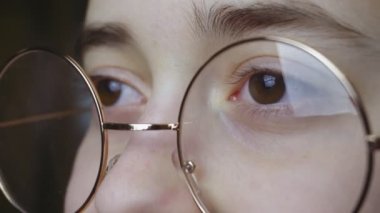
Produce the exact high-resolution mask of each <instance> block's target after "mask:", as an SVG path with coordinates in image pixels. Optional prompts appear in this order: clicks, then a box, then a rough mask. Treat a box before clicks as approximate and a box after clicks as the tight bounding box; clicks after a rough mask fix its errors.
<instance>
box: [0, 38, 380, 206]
mask: <svg viewBox="0 0 380 213" xmlns="http://www.w3.org/2000/svg"><path fill="white" fill-rule="evenodd" d="M108 83H109V82H108ZM101 87H102V85H101V81H96V80H95V85H94V84H93V83H92V80H90V78H89V77H88V76H87V75H86V74H85V72H84V71H83V69H82V68H81V67H80V66H79V65H78V64H77V63H76V62H75V61H74V60H73V59H71V58H70V57H60V56H58V55H56V54H54V53H52V52H50V51H46V50H41V49H30V50H26V51H23V52H21V53H19V54H17V55H16V56H15V57H13V58H12V59H11V60H10V61H9V63H8V64H7V65H6V66H5V67H4V69H3V70H2V72H1V73H0V138H1V142H0V147H1V148H0V165H1V167H0V168H1V170H0V187H1V189H2V191H3V192H4V194H5V196H6V197H7V198H8V200H9V201H10V202H11V203H12V204H13V205H14V206H15V207H16V208H17V209H19V210H20V211H22V212H39V211H54V212H60V211H63V210H64V203H65V199H67V197H68V196H70V195H71V194H72V192H71V190H72V189H73V188H75V189H76V190H77V191H79V192H80V195H75V196H76V198H78V197H79V199H78V200H79V202H78V206H76V207H74V209H72V210H76V211H78V212H81V211H82V210H84V209H85V208H86V207H87V205H88V203H89V201H90V200H91V199H92V197H93V195H94V194H95V192H96V189H97V188H98V186H99V185H100V183H101V181H102V179H103V178H104V176H105V175H106V170H107V159H108V156H107V155H108V151H107V149H108V136H107V135H108V131H110V130H126V131H140V130H144V131H148V130H149V131H150V130H174V131H176V132H177V149H178V157H179V162H180V165H181V168H182V171H183V174H184V176H185V179H186V181H187V184H188V186H189V189H190V191H191V194H192V196H193V198H194V201H195V203H196V204H197V206H198V207H199V209H200V210H201V211H202V212H209V211H212V212H220V211H221V210H223V211H226V212H229V211H233V209H226V208H227V207H226V206H224V203H228V202H232V203H234V202H236V203H239V205H241V207H244V208H245V209H247V210H250V209H252V208H254V206H255V205H256V206H257V203H255V202H254V201H255V200H263V199H264V198H265V197H271V199H273V200H276V199H279V200H280V199H281V197H280V196H283V195H282V194H281V193H279V192H281V191H288V192H289V191H290V190H293V191H298V192H303V193H294V195H287V196H288V198H289V200H299V201H300V200H302V199H303V198H300V197H297V196H299V195H302V197H306V198H308V199H309V200H313V199H314V198H313V196H314V197H321V196H322V197H323V196H324V197H323V201H322V203H323V202H325V203H326V202H329V201H330V199H331V198H334V203H337V204H342V205H343V204H345V205H347V204H349V205H348V206H347V211H352V210H353V211H354V212H357V211H358V210H359V209H360V207H361V206H362V204H363V202H364V200H365V197H366V194H367V191H368V188H369V186H370V182H371V174H372V167H373V153H374V151H375V150H376V149H377V148H378V147H379V143H380V142H379V139H378V137H377V136H376V135H373V134H372V132H371V129H370V126H369V124H368V121H367V118H366V114H365V111H364V108H363V106H362V103H361V101H360V99H359V96H358V95H357V93H356V92H355V90H354V88H353V87H352V85H351V84H350V83H349V81H348V80H347V79H346V77H345V76H344V74H343V73H342V72H341V71H340V70H339V69H338V68H336V67H335V66H334V65H333V64H332V63H331V62H330V61H329V60H328V59H326V58H325V57H324V56H323V55H321V54H320V53H319V52H317V51H315V50H314V49H312V48H310V47H308V46H306V45H304V44H301V43H298V42H296V41H293V40H288V39H284V38H278V37H265V38H252V39H248V40H243V41H239V42H236V43H233V44H231V45H229V46H227V47H225V48H223V49H221V50H220V51H218V52H217V53H215V54H214V55H213V56H212V57H211V58H210V59H208V60H207V61H206V63H205V64H204V65H203V66H201V68H200V69H199V70H198V71H197V72H196V74H195V76H194V78H193V79H192V81H191V83H190V85H189V86H188V88H187V90H186V93H185V95H184V97H183V100H182V104H181V108H180V114H179V116H178V121H177V122H174V123H171V124H139V123H138V121H139V117H140V115H141V114H142V113H143V112H141V110H137V109H133V108H132V109H128V110H126V111H125V110H124V111H123V110H111V109H106V110H105V109H104V108H105V107H104V106H103V104H101V101H102V102H103V103H105V102H108V101H111V102H112V98H114V97H112V96H111V97H103V96H104V94H103V93H102V91H99V90H101ZM116 87H117V85H116ZM99 88H100V89H99ZM103 89H104V88H103ZM105 89H111V90H112V85H107V87H105ZM118 89H120V88H116V90H115V91H117V92H116V93H118V91H119V90H118ZM116 95H120V94H116ZM129 95H133V94H129ZM107 98H108V99H107ZM109 98H110V99H109ZM120 117H123V118H127V119H125V120H122V121H121V122H120V121H119V119H118V118H120ZM123 139H124V140H125V138H123ZM248 183H251V184H252V183H257V186H256V187H253V188H254V189H255V192H252V188H251V187H248V186H247V184H248ZM326 187H327V188H331V189H333V190H331V193H329V195H326V194H323V193H322V192H323V190H321V188H326ZM347 188H349V191H350V192H352V193H350V194H347V193H346V194H344V196H341V195H342V193H344V192H345V190H347ZM221 194H224V195H227V196H224V197H223V196H220V195H221ZM244 194H249V195H252V196H248V197H245V196H242V195H244ZM289 200H288V201H287V202H291V201H289ZM241 203H244V204H241ZM65 211H70V210H67V209H66V210H65Z"/></svg>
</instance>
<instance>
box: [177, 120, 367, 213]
mask: <svg viewBox="0 0 380 213" xmlns="http://www.w3.org/2000/svg"><path fill="white" fill-rule="evenodd" d="M213 115H215V114H213ZM213 115H210V116H209V117H207V116H203V117H202V118H199V120H197V123H198V124H201V125H194V128H193V129H185V130H187V131H191V132H193V133H192V134H191V133H188V134H186V137H183V140H182V147H183V150H182V151H183V153H184V156H185V160H187V159H189V160H192V161H194V162H195V163H196V170H195V177H196V180H197V183H198V187H199V189H200V191H201V196H202V198H203V199H204V202H205V203H206V205H208V206H210V207H211V209H212V210H214V211H217V212H232V211H236V209H241V211H243V210H249V211H257V212H262V211H264V210H265V211H274V212H276V211H278V209H282V210H283V212H312V211H315V212H350V211H352V208H354V205H355V204H356V202H357V199H358V198H359V195H360V193H361V190H362V184H363V183H364V178H365V172H366V171H365V169H366V159H367V158H366V146H365V142H364V141H363V135H362V134H361V132H360V131H358V129H359V130H360V129H361V126H360V125H359V126H358V121H357V118H356V117H355V116H340V117H332V118H307V119H296V120H293V125H292V122H291V121H290V120H289V121H288V122H284V123H281V122H276V124H273V125H271V127H272V129H277V131H270V130H268V129H260V131H258V130H257V129H249V128H248V127H247V126H248V124H247V123H246V122H245V123H244V122H242V121H241V120H239V121H236V120H235V121H232V119H228V118H227V119H225V120H224V121H221V120H220V119H219V117H218V116H213ZM294 122H296V123H294ZM359 124H360V123H359ZM239 125H240V126H239ZM242 125H245V126H242ZM285 126H286V127H287V128H285ZM266 127H268V125H267V126H266ZM301 127H303V128H301ZM285 129H286V131H284V130H285ZM279 130H283V131H279ZM195 132H197V134H195ZM342 132H346V133H347V134H341V133H342ZM183 133H185V132H183ZM198 133H199V134H198ZM342 194H344V195H345V196H341V195H342Z"/></svg>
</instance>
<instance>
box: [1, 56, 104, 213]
mask: <svg viewBox="0 0 380 213" xmlns="http://www.w3.org/2000/svg"><path fill="white" fill-rule="evenodd" d="M96 103H97V102H96V100H95V99H94V95H93V94H92V92H91V90H90V89H89V86H88V84H87V81H86V80H85V78H84V77H83V76H82V74H81V73H80V72H79V71H78V70H77V69H76V67H75V66H74V65H73V64H72V63H70V62H69V61H68V60H67V59H65V58H61V57H59V56H56V55H55V54H52V53H50V52H48V51H43V50H29V51H26V52H23V53H21V54H19V55H18V56H16V57H14V58H13V59H12V60H11V61H10V62H9V63H8V64H7V65H6V66H5V68H4V69H3V71H2V72H1V74H0V178H1V179H0V185H1V187H2V189H3V192H4V194H5V195H6V197H7V198H8V199H9V200H10V201H11V202H12V203H13V204H14V205H15V206H16V207H17V208H18V209H19V210H21V211H23V212H63V211H65V212H74V211H77V210H78V209H80V208H81V207H82V205H83V204H84V203H86V200H87V199H88V198H89V196H90V194H92V191H93V188H94V185H95V184H96V183H97V181H98V173H99V171H100V166H101V162H102V151H103V146H102V141H103V140H102V138H103V137H102V135H103V134H102V129H101V127H100V117H99V116H100V113H99V112H98V108H97V104H96Z"/></svg>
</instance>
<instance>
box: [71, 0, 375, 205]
mask: <svg viewBox="0 0 380 213" xmlns="http://www.w3.org/2000/svg"><path fill="white" fill-rule="evenodd" d="M271 2H275V3H281V4H284V5H293V4H294V2H291V1H271ZM298 2H299V5H300V6H299V9H300V8H301V9H302V8H303V7H304V9H305V10H306V9H307V8H308V7H307V6H306V4H302V3H313V4H315V5H318V6H319V7H320V8H322V9H323V10H325V11H326V13H328V14H330V15H331V16H332V17H333V18H334V19H336V20H339V22H341V23H342V24H344V25H348V26H350V28H353V29H355V31H358V32H360V34H361V36H359V37H360V38H353V39H352V38H350V35H352V34H349V35H348V34H346V33H342V32H336V31H334V30H331V29H330V28H328V27H326V28H323V27H322V28H321V29H318V28H312V27H310V26H309V27H308V25H299V26H298V27H289V28H287V29H286V30H284V29H283V28H280V27H278V26H273V27H271V28H265V29H260V30H256V31H250V32H244V33H242V34H239V35H237V36H236V35H235V36H231V35H219V36H216V34H215V33H212V32H203V33H199V32H196V30H195V28H196V27H194V25H195V24H194V23H195V21H194V20H195V19H194V15H193V8H194V6H195V7H198V8H207V9H206V11H207V10H208V8H210V7H212V6H213V5H224V4H228V5H232V6H235V7H245V6H247V5H252V4H257V3H260V1H256V0H240V1H228V0H225V1H223V0H222V1H216V0H203V1H200V0H199V1H198V0H193V1H185V0H183V1H174V0H165V1H162V2H160V3H157V1H152V0H139V1H121V0H109V1H101V0H91V1H90V2H89V7H88V11H87V17H86V27H87V28H89V27H94V26H99V25H102V24H106V23H117V24H119V25H120V26H122V27H124V28H126V29H128V31H129V33H130V40H128V41H130V42H128V43H126V42H125V43H123V42H121V43H120V42H119V43H117V45H115V44H112V43H111V44H110V43H108V44H102V45H93V46H91V47H88V48H86V49H85V51H84V55H83V59H84V60H83V61H84V68H85V70H86V71H87V72H88V74H89V75H90V76H94V75H107V76H112V77H113V78H115V79H117V80H119V81H121V82H123V83H125V84H126V85H129V86H131V87H132V88H134V89H136V91H138V93H137V95H136V94H135V96H132V97H134V98H133V99H132V100H128V101H130V102H122V104H119V105H117V106H112V107H106V108H105V117H106V121H109V122H111V121H112V122H123V123H173V122H176V121H177V117H178V113H179V109H180V105H181V101H182V97H183V95H184V93H185V90H186V88H187V85H188V84H189V82H190V80H191V79H192V77H193V76H194V74H195V72H196V71H197V70H198V68H199V67H200V66H201V65H202V64H203V63H204V61H206V59H207V58H208V57H210V56H211V55H212V54H213V53H214V52H216V51H217V50H219V49H221V48H222V47H224V46H226V45H228V44H230V43H232V42H234V41H238V40H241V39H244V38H250V37H255V36H266V35H271V36H281V37H287V38H290V39H293V40H296V41H300V42H302V43H305V44H307V45H310V46H311V47H313V48H315V49H317V50H319V51H320V52H321V53H323V54H324V55H325V56H326V57H328V58H329V59H330V60H331V61H333V62H334V63H335V64H336V65H337V66H338V67H339V68H340V69H341V70H342V71H343V73H344V74H345V75H346V76H347V77H348V79H350V81H351V82H352V83H353V85H355V88H356V89H357V91H358V93H359V94H360V96H361V98H362V100H363V103H364V105H365V107H366V110H367V112H368V115H369V121H370V124H371V125H372V128H373V132H374V133H380V113H379V112H378V109H379V107H380V97H379V94H378V93H377V92H376V91H377V89H376V88H377V85H378V84H377V81H378V79H380V73H379V72H378V68H377V67H378V65H379V64H378V63H379V62H378V60H376V58H377V59H379V58H380V48H379V46H378V45H376V44H379V43H380V28H379V27H378V20H380V15H379V13H378V10H379V9H380V3H379V2H378V1H376V0H365V1H360V2H359V1H355V0H344V1H331V0H319V1H306V0H300V1H298ZM261 3H263V2H261ZM265 3H268V2H265ZM152 5H154V6H152ZM173 8H175V9H173ZM354 37H355V36H354ZM253 49H254V48H253ZM268 54H271V53H268ZM223 57H225V58H226V60H223ZM234 57H235V58H234ZM216 60H220V61H219V62H220V63H223V62H225V61H228V60H231V61H233V63H232V64H233V66H234V67H235V68H236V67H239V65H241V64H242V63H243V64H244V61H247V60H250V58H243V57H239V56H238V55H237V54H231V55H228V54H226V55H222V56H221V57H220V58H219V59H216ZM234 60H235V61H234ZM358 61H360V62H361V63H357V62H358ZM219 62H218V63H217V62H215V65H213V64H211V65H209V66H208V67H209V68H210V70H221V69H222V68H223V67H221V68H218V67H217V65H218V64H220V63H219ZM252 63H253V62H252ZM255 63H258V64H260V63H261V62H260V63H259V62H255ZM212 66H216V67H215V69H212ZM231 66H232V65H231ZM217 68H218V69H217ZM206 69H207V68H206ZM376 69H377V70H376ZM220 72H221V73H217V74H215V72H214V71H208V72H207V73H211V74H205V75H210V76H208V77H205V79H217V80H220V82H223V79H224V77H225V76H228V73H224V74H223V72H222V71H220ZM204 73H206V72H204ZM168 79H170V81H168ZM246 80H247V79H245V80H241V81H239V82H240V83H239V84H237V85H233V86H231V85H226V84H224V85H218V84H217V83H213V82H208V83H203V84H202V85H207V86H205V88H202V91H195V92H194V94H196V95H194V97H193V96H191V97H192V98H194V100H193V101H192V102H191V103H197V101H198V102H202V101H203V102H207V101H209V103H210V105H211V107H210V108H211V109H210V108H207V107H204V105H201V104H200V105H196V107H194V108H192V111H191V113H189V119H190V120H191V119H193V121H194V122H198V123H197V124H202V125H200V126H197V125H195V126H191V125H190V127H191V128H193V131H192V132H197V133H198V134H190V135H185V136H184V138H185V139H187V140H188V141H194V143H187V144H186V145H188V146H186V145H185V147H183V148H185V150H186V151H187V153H186V154H188V155H189V158H191V157H193V158H195V159H196V160H197V164H199V165H202V166H201V167H199V169H198V170H197V171H196V173H195V175H196V176H197V179H198V181H199V188H200V189H201V193H202V198H203V202H205V204H206V206H207V207H208V208H209V210H210V211H212V212H278V210H279V209H281V212H350V211H352V208H353V206H354V203H356V200H357V198H358V194H360V190H361V183H362V180H363V177H364V173H365V166H364V165H365V159H366V158H365V147H364V146H362V144H361V143H343V142H346V141H361V139H360V135H359V136H358V135H355V134H354V133H355V132H358V129H360V126H358V125H357V124H358V121H357V120H355V119H356V118H357V117H355V116H353V114H351V113H343V114H342V115H334V116H330V117H328V116H327V117H323V116H322V115H316V116H309V117H308V116H306V117H297V116H295V117H294V116H293V117H291V116H286V115H285V116H277V117H276V116H274V117H269V118H268V117H265V116H262V115H255V114H254V115H253V116H255V117H254V118H255V119H254V120H255V122H253V121H252V120H250V119H247V116H246V115H245V114H241V113H242V111H244V110H237V108H236V103H245V102H247V101H248V99H249V96H244V93H239V95H236V93H235V92H236V91H240V90H243V89H244V85H245V83H246ZM163 82H165V83H163ZM215 82H219V81H215ZM213 88H217V89H219V90H215V91H217V92H215V93H212V92H211V91H214V90H213ZM207 91H209V92H207ZM199 94H203V95H202V96H199ZM247 97H248V99H247ZM202 98H203V99H204V100H203V99H202ZM205 100H207V101H205ZM331 100H333V98H332V99H331ZM331 100H326V103H331V102H330V101H331ZM203 102H202V103H203ZM247 103H252V102H247ZM200 106H201V107H200ZM199 107H200V108H199ZM202 107H204V108H202ZM190 108H191V107H190ZM241 109H244V107H242V108H241ZM207 110H211V113H208V114H210V115H209V116H204V117H202V116H200V117H195V118H192V117H191V116H192V115H193V114H197V113H199V114H201V113H203V114H204V113H205V112H207ZM212 112H218V113H217V114H216V115H214V114H213V113H212ZM213 121H216V122H213ZM256 121H257V122H256ZM289 124H293V125H289ZM326 124H327V125H326ZM209 126H213V128H212V129H211V130H208V131H205V128H206V127H209ZM281 131H284V132H281ZM334 132H347V133H351V134H347V135H345V134H333V133H334ZM359 133H360V131H359ZM208 134H209V135H212V136H213V137H214V138H215V140H212V141H207V144H208V146H207V147H205V146H202V148H199V147H200V145H201V144H204V143H201V142H197V141H202V140H203V139H204V138H205V137H206V136H207V135H208ZM196 135H197V136H196ZM198 135H200V136H198ZM310 135H313V136H315V137H310ZM91 137H92V136H91V134H89V136H87V138H86V139H85V142H84V144H88V143H89V141H92V140H93V139H92V138H91ZM247 138H250V139H251V138H256V139H257V142H255V143H252V142H251V141H250V140H247ZM267 138H271V140H273V141H272V142H271V143H269V145H268V143H267V142H266V140H268V139H267ZM355 138H356V140H355ZM229 141H234V143H232V144H230V143H229ZM276 141H277V142H276ZM278 141H281V143H278ZM109 142H110V150H109V159H110V158H112V157H113V156H115V155H116V154H121V157H120V158H119V160H118V162H117V164H116V165H115V166H114V167H113V168H112V170H111V171H110V172H109V173H108V174H107V175H106V177H105V179H104V180H103V182H102V184H101V186H100V187H99V189H98V190H97V193H96V194H95V197H94V198H93V200H92V202H91V203H90V205H89V207H88V208H87V211H88V212H179V211H180V212H199V210H198V208H197V206H196V205H195V203H194V201H193V200H192V198H191V194H190V192H189V190H188V189H187V186H186V181H185V178H184V176H183V174H182V173H181V170H180V168H179V162H178V159H177V154H176V153H177V147H176V135H175V132H171V131H153V132H133V133H130V132H113V131H110V132H109ZM223 142H226V143H223ZM235 142H236V143H235ZM241 142H242V143H241ZM216 143H218V144H216ZM189 144H190V145H189ZM294 144H297V146H295V145H294ZM83 146H85V145H83ZM210 147H212V148H210ZM208 148H209V149H208ZM82 150H83V149H82ZM231 150H234V151H233V152H232V151H231ZM83 153H84V151H81V150H80V151H79V154H78V157H77V158H78V160H77V162H81V160H80V159H81V157H80V156H85V154H83ZM221 155H222V156H224V157H221ZM227 156H228V157H227ZM215 159H218V160H217V161H216V160H215ZM378 159H379V156H377V159H376V168H374V169H375V174H374V176H373V182H372V186H371V190H370V191H369V194H368V198H367V200H366V202H365V204H364V207H363V209H362V212H376V209H379V208H380V205H379V203H380V200H379V198H380V177H379V175H380V174H378V172H379V171H380V167H379V165H380V161H379V160H378ZM86 162H88V160H87V161H86ZM236 162H239V163H238V164H237V163H236ZM78 168H83V164H81V163H77V164H76V166H75V168H74V173H73V178H72V181H71V183H70V186H69V189H68V192H67V196H66V197H67V198H66V210H67V211H72V210H75V209H76V208H77V206H78V205H80V202H79V203H78V201H80V200H81V199H77V198H78V197H79V198H80V197H81V196H84V195H80V193H78V191H77V190H76V188H77V186H80V185H81V184H83V183H84V182H85V180H86V177H85V176H84V175H88V176H87V180H88V177H89V176H90V175H89V174H87V173H86V172H84V171H83V170H81V169H78ZM247 168H249V169H247ZM79 171H81V172H79ZM79 173H82V174H81V175H78V174H79ZM78 177H79V178H78ZM78 194H79V195H78ZM85 194H86V193H85Z"/></svg>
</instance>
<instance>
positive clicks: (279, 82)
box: [249, 72, 286, 104]
mask: <svg viewBox="0 0 380 213" xmlns="http://www.w3.org/2000/svg"><path fill="white" fill-rule="evenodd" d="M285 90H286V88H285V83H284V78H283V76H282V75H281V74H277V73H269V72H263V73H258V74H254V75H252V76H251V78H250V79H249V93H250V95H251V97H252V98H253V99H254V100H255V101H256V102H257V103H259V104H274V103H277V102H278V101H280V100H281V99H282V97H283V96H284V94H285Z"/></svg>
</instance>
